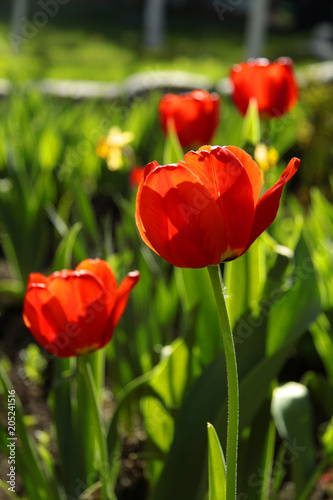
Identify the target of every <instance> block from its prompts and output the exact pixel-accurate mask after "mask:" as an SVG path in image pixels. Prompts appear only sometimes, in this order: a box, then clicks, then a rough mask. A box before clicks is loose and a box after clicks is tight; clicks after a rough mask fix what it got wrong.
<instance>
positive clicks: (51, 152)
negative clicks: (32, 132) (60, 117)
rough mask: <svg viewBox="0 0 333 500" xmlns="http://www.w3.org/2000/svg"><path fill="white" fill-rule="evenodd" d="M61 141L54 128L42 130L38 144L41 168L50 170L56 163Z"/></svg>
mask: <svg viewBox="0 0 333 500" xmlns="http://www.w3.org/2000/svg"><path fill="white" fill-rule="evenodd" d="M61 148H62V141H61V138H60V137H59V135H58V134H57V132H56V130H51V129H45V130H43V132H42V134H41V136H40V138H39V144H38V160H39V164H40V167H41V169H42V170H45V171H51V170H52V169H53V168H54V167H55V166H56V165H57V163H58V159H59V156H60V151H61Z"/></svg>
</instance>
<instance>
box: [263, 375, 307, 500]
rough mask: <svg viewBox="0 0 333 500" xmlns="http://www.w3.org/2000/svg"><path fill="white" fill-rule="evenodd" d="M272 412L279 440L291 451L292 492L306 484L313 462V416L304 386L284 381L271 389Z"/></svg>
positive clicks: (297, 490) (299, 489)
mask: <svg viewBox="0 0 333 500" xmlns="http://www.w3.org/2000/svg"><path fill="white" fill-rule="evenodd" d="M272 415H273V417H274V420H275V424H276V428H277V430H278V433H279V435H280V437H281V439H283V440H285V442H286V443H287V447H288V450H289V451H290V454H291V464H290V469H291V473H292V476H291V477H292V481H293V482H294V484H295V486H296V495H297V493H298V494H299V493H300V492H301V491H302V490H303V488H304V487H305V485H306V482H307V478H308V477H309V476H310V475H311V473H312V472H313V470H314V467H315V464H316V446H315V442H314V435H313V416H312V406H311V400H310V394H309V391H308V389H307V388H306V387H305V386H304V385H303V384H299V383H296V382H288V383H286V384H284V385H282V386H281V387H277V388H276V389H275V390H274V391H273V398H272Z"/></svg>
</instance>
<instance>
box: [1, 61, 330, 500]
mask: <svg viewBox="0 0 333 500" xmlns="http://www.w3.org/2000/svg"><path fill="white" fill-rule="evenodd" d="M230 80H231V83H232V85H233V92H232V96H231V98H229V97H228V96H220V95H218V94H217V93H216V92H212V93H209V92H208V91H205V90H201V89H196V90H194V91H191V92H186V93H179V94H171V93H169V94H166V95H160V94H158V95H152V96H147V98H146V99H145V100H142V99H138V100H137V101H136V100H135V99H134V101H133V102H131V103H130V104H129V105H126V106H124V104H123V103H121V104H119V103H113V104H112V105H110V108H108V110H107V111H106V109H105V103H103V105H102V106H98V105H96V106H95V104H94V105H92V104H91V103H78V104H77V105H76V106H75V107H73V106H72V105H70V104H69V103H66V104H64V103H62V104H61V106H60V105H59V106H58V111H57V110H56V109H53V108H52V104H51V103H48V101H47V100H45V101H43V102H42V101H39V100H38V98H37V97H36V96H35V97H30V99H31V101H29V100H28V99H26V101H25V103H29V107H30V111H31V114H32V115H34V113H36V114H37V112H38V114H39V119H41V120H44V121H45V129H43V130H41V131H40V133H39V134H35V135H33V134H31V131H30V129H28V130H27V131H26V134H25V135H23V130H22V137H24V140H22V142H21V144H18V145H17V148H16V149H15V150H11V146H10V145H9V144H11V143H12V142H13V137H12V136H11V133H12V132H11V130H12V126H13V123H17V124H18V126H20V127H21V126H22V127H23V124H24V123H27V122H28V118H29V116H28V114H27V109H26V106H24V105H23V103H21V105H20V106H19V105H17V106H16V107H15V108H14V107H13V106H12V105H9V104H12V102H13V100H14V97H13V96H11V97H10V98H9V99H10V100H11V102H10V103H8V102H6V101H4V102H1V103H0V108H1V109H2V111H3V113H2V114H3V116H5V117H8V118H5V119H8V123H7V125H6V127H4V129H3V130H2V129H1V127H0V137H4V138H5V139H6V140H5V141H3V142H4V144H5V147H4V149H3V150H2V149H0V163H1V169H2V170H1V175H2V178H1V180H0V209H1V221H0V223H1V231H2V240H1V245H2V247H1V249H2V255H3V263H4V268H5V270H6V274H5V276H4V277H3V278H2V277H1V279H0V294H1V297H4V298H5V299H6V300H5V301H4V302H3V306H2V310H1V311H3V312H2V315H3V318H4V322H3V325H6V321H5V320H6V318H7V317H8V316H6V314H8V315H9V313H8V312H6V311H10V312H11V313H12V311H13V310H19V311H20V315H21V313H22V314H23V321H21V318H20V321H21V325H22V335H23V336H24V340H25V343H24V348H21V346H18V347H17V351H20V352H19V353H17V357H16V358H15V356H13V355H12V356H11V357H12V359H14V360H15V359H16V360H17V359H19V360H20V370H19V372H18V374H16V375H15V374H14V370H15V366H16V365H13V366H12V367H11V362H10V360H9V358H6V357H5V355H1V365H0V390H1V394H2V398H3V400H4V402H5V403H6V401H7V395H8V394H14V393H15V418H16V426H15V437H17V444H16V456H15V459H16V462H15V474H16V478H17V482H16V485H15V488H14V491H12V490H11V491H10V497H11V498H14V499H18V498H23V499H24V500H28V499H29V500H30V499H34V500H44V499H45V500H49V499H51V500H71V499H75V500H87V499H91V500H92V499H93V498H100V499H102V500H117V499H118V500H122V499H124V498H128V495H129V494H130V492H133V491H134V497H135V498H138V499H139V498H142V499H143V498H145V499H147V500H169V499H172V500H204V499H207V498H209V500H236V498H238V499H243V500H245V499H253V500H257V499H258V500H259V499H260V500H278V499H279V498H286V497H287V495H289V496H290V489H289V487H290V485H292V490H293V491H294V497H293V498H295V499H297V500H308V499H312V497H311V495H312V492H313V491H315V490H316V489H318V487H320V485H321V484H323V483H324V482H325V481H326V482H325V487H326V489H327V491H329V488H330V487H331V483H329V481H328V479H327V478H328V477H329V474H330V471H331V469H332V466H333V447H332V442H333V441H332V436H333V420H332V414H333V369H332V357H333V343H332V328H333V326H332V325H333V323H332V317H333V299H332V285H333V283H332V276H333V258H332V255H333V246H332V235H333V206H332V199H333V197H331V198H330V196H328V195H327V193H328V187H329V182H328V181H327V182H326V185H325V189H322V186H319V185H318V186H317V187H314V186H312V185H310V186H309V185H308V184H306V183H305V179H308V178H309V177H308V174H307V176H305V175H304V172H303V165H304V162H305V158H304V155H303V150H302V149H301V148H300V144H302V140H301V138H302V137H303V140H304V134H303V136H302V137H301V132H302V131H303V132H304V130H303V129H302V130H301V131H300V128H299V127H300V126H301V124H302V123H303V125H304V124H305V123H307V124H308V122H306V120H308V121H310V120H311V117H312V115H311V113H310V114H309V115H307V112H308V108H307V107H303V105H302V92H301V91H299V89H298V88H297V84H296V79H295V77H294V74H293V67H292V63H291V61H290V60H288V59H286V58H283V59H279V60H277V61H275V62H272V63H270V62H269V61H267V60H256V61H250V62H247V63H239V64H238V65H236V66H235V67H233V68H232V69H231V73H230ZM16 99H17V100H18V102H19V96H16ZM38 103H39V104H38ZM296 104H297V105H296ZM38 105H40V108H38ZM47 106H49V108H48V107H47ZM14 109H15V110H16V113H17V115H15V116H12V115H10V113H11V112H12V113H14V111H12V110H14ZM59 110H61V115H62V119H60V118H59V117H58V114H59ZM106 115H107V117H108V120H106V118H105V116H106ZM110 116H111V117H112V118H110V119H109V117H110ZM50 117H53V120H51V119H49V118H50ZM55 120H58V121H55ZM73 123H75V124H76V125H75V127H73ZM101 123H103V127H101V125H100V124H101ZM53 124H55V125H57V126H55V125H54V126H53ZM104 125H106V126H104ZM304 128H305V129H306V130H307V131H308V130H309V127H307V128H306V127H305V126H304ZM115 131H116V132H117V134H115ZM116 136H117V137H116ZM51 137H52V141H53V142H52V144H53V147H52V148H51V149H50V148H48V147H47V146H46V145H47V144H49V140H51V139H50V138H51ZM87 137H88V138H89V139H87ZM119 137H120V138H121V141H120V142H119V141H118V139H119ZM83 138H86V139H85V140H86V142H84V139H83ZM105 138H107V139H108V140H107V139H105ZM124 138H125V139H124ZM111 139H112V140H111ZM129 139H130V141H129ZM83 143H84V144H85V147H84V148H83V146H82V144H83ZM225 144H227V145H225ZM0 148H1V146H0ZM101 148H102V149H103V148H104V149H103V151H102V149H101ZM190 148H195V149H193V150H189V149H190ZM107 149H108V151H107ZM104 150H105V151H104ZM96 151H97V153H96ZM318 161H319V160H318ZM111 164H112V165H111ZM115 165H117V167H115ZM313 168H315V166H314V167H313ZM324 193H325V194H324ZM22 217H23V218H22ZM21 218H22V219H21ZM20 220H22V224H21V226H20V225H19V221H20ZM207 269H208V272H207ZM221 279H222V281H220V280H221ZM212 285H213V286H212ZM11 306H13V307H11ZM221 325H222V329H221ZM226 334H227V335H228V334H230V335H231V336H229V337H228V336H226ZM27 344H29V346H28V347H26V345H27ZM233 355H234V361H235V364H234V365H233V364H232V363H233ZM22 360H23V361H22ZM16 362H17V361H16ZM22 374H23V375H22ZM13 375H15V376H13ZM235 375H236V377H235ZM20 377H22V379H20ZM19 379H20V380H21V383H22V384H24V387H25V392H26V393H27V394H24V392H23V391H22V388H20V387H19V385H18V380H19ZM235 379H236V381H235ZM290 382H292V384H290ZM38 384H39V385H41V386H42V387H39V388H38ZM30 391H34V393H36V392H38V391H40V392H42V393H43V394H44V395H45V396H44V400H43V404H44V409H46V411H44V413H40V414H39V413H38V412H37V413H36V414H33V415H31V414H30V413H29V412H30V410H29V407H28V406H27V405H26V403H25V401H26V400H27V398H28V396H29V393H30ZM19 396H22V398H21V399H22V401H20V397H19ZM44 414H47V415H48V419H47V421H46V422H45V421H43V415H44ZM5 416H6V415H5ZM7 430H8V429H7V422H6V421H5V420H4V421H3V422H2V423H1V425H0V447H1V450H2V452H3V457H4V461H5V463H7V459H9V458H10V456H9V452H10V451H8V450H9V449H8V447H7V444H8V443H7V438H8V432H7ZM318 485H319V486H318ZM8 486H9V485H8V484H7V483H6V479H4V478H3V477H0V490H1V489H2V490H3V491H4V492H7V491H8ZM0 496H1V493H0ZM289 496H288V498H289Z"/></svg>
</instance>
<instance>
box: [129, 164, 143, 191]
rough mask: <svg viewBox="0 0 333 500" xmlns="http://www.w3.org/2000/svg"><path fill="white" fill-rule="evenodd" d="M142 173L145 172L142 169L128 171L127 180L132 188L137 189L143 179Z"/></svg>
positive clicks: (135, 168) (136, 168)
mask: <svg viewBox="0 0 333 500" xmlns="http://www.w3.org/2000/svg"><path fill="white" fill-rule="evenodd" d="M144 171H145V169H144V167H133V168H132V170H131V171H130V178H129V181H130V185H131V186H132V187H137V186H138V185H139V184H140V182H141V180H142V178H143V173H144Z"/></svg>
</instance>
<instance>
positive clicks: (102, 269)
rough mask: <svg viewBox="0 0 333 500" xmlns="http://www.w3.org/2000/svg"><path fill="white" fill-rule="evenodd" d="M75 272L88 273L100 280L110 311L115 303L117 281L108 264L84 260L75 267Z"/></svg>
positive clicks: (102, 261) (103, 261) (96, 260)
mask: <svg viewBox="0 0 333 500" xmlns="http://www.w3.org/2000/svg"><path fill="white" fill-rule="evenodd" d="M76 271H89V272H90V273H92V274H93V275H94V276H95V277H96V278H98V279H100V280H101V282H102V286H103V287H104V289H105V291H106V294H107V298H108V301H107V306H108V310H109V311H111V310H112V308H113V306H114V303H115V302H116V297H117V288H118V286H117V279H116V277H115V275H114V272H113V271H112V269H111V267H110V266H109V264H108V263H107V262H106V261H105V260H101V259H86V260H83V261H82V262H81V263H80V264H79V265H78V266H77V268H76Z"/></svg>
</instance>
